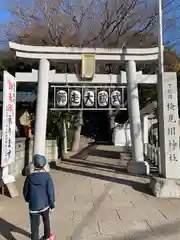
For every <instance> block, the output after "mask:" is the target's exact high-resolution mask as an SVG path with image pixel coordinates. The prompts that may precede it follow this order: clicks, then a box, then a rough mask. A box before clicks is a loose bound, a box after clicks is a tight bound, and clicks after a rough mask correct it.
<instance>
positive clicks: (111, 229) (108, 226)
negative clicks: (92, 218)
mask: <svg viewBox="0 0 180 240" xmlns="http://www.w3.org/2000/svg"><path fill="white" fill-rule="evenodd" d="M98 223H99V229H100V233H101V234H102V235H109V236H110V235H111V236H113V235H114V236H115V235H118V234H120V233H121V234H122V233H123V231H122V230H121V222H120V221H99V222H98Z"/></svg>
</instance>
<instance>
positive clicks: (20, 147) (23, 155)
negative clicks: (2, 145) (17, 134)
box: [9, 138, 58, 177]
mask: <svg viewBox="0 0 180 240" xmlns="http://www.w3.org/2000/svg"><path fill="white" fill-rule="evenodd" d="M32 153H33V139H32V140H30V141H29V142H28V141H27V140H26V139H25V138H17V139H16V157H15V162H14V163H12V164H11V165H10V166H9V173H10V174H12V175H13V176H15V177H17V176H18V175H21V174H22V171H23V169H24V166H25V165H27V164H28V163H30V162H32ZM45 156H46V158H47V160H48V162H53V161H55V160H57V159H58V147H57V141H56V140H46V147H45Z"/></svg>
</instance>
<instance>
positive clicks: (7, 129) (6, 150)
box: [1, 72, 16, 167]
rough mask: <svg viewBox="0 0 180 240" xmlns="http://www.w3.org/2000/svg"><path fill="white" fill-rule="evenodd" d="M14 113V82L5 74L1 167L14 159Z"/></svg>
mask: <svg viewBox="0 0 180 240" xmlns="http://www.w3.org/2000/svg"><path fill="white" fill-rule="evenodd" d="M15 111H16V82H15V79H14V78H13V77H12V76H11V75H10V74H8V73H7V72H5V73H4V87H3V128H2V131H3V132H2V157H1V167H4V166H7V165H9V164H11V163H12V162H13V161H14V159H15Z"/></svg>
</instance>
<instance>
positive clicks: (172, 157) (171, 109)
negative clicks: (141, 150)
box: [167, 84, 179, 163]
mask: <svg viewBox="0 0 180 240" xmlns="http://www.w3.org/2000/svg"><path fill="white" fill-rule="evenodd" d="M167 98H168V103H167V113H168V119H167V121H168V129H167V133H168V148H169V161H170V162H171V163H172V162H177V161H178V158H177V155H176V152H177V148H178V147H179V144H178V142H177V139H176V115H175V112H176V111H175V110H176V108H177V106H176V105H175V104H174V101H173V86H172V84H168V96H167Z"/></svg>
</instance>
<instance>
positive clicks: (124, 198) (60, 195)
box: [0, 156, 180, 240]
mask: <svg viewBox="0 0 180 240" xmlns="http://www.w3.org/2000/svg"><path fill="white" fill-rule="evenodd" d="M85 161H87V160H85ZM90 161H92V162H94V164H96V163H98V164H106V165H108V164H110V165H111V163H112V164H114V162H116V161H114V160H113V159H110V158H108V159H107V158H106V159H105V158H99V157H95V156H94V157H90ZM61 166H62V168H63V169H64V170H63V171H58V170H57V171H56V170H51V174H52V178H53V181H54V183H55V189H56V203H55V204H56V209H55V212H54V213H53V214H52V215H51V225H52V231H53V232H54V233H55V235H56V239H57V240H76V239H77V240H83V239H84V240H88V239H89V240H90V239H91V240H93V239H96V240H125V239H126V240H128V239H131V240H132V239H137V240H145V239H149V240H154V239H163V240H166V239H168V240H169V239H170V240H173V239H174V240H177V239H179V238H180V230H179V229H180V228H179V226H180V210H179V209H180V208H179V206H180V200H177V199H166V200H165V199H156V198H155V197H153V196H151V195H148V193H146V185H145V184H146V182H147V181H148V179H145V178H143V177H135V176H130V175H125V174H116V173H115V172H114V171H109V170H108V169H107V172H106V169H105V168H104V169H103V170H101V169H96V168H94V169H91V170H90V169H89V168H88V167H85V168H84V167H81V166H75V164H72V165H71V163H69V164H65V163H62V165H61ZM66 169H67V172H65V170H66ZM69 170H72V173H69V172H68V171H69ZM73 171H74V172H75V173H73ZM81 172H85V173H87V177H86V176H82V175H80V174H81ZM98 178H99V179H98ZM100 178H102V179H103V180H101V179H100ZM115 181H117V182H115ZM23 183H24V178H21V179H19V180H18V181H17V187H18V190H19V192H20V193H21V195H20V196H19V197H18V198H15V199H9V198H4V197H2V196H0V240H11V239H13V235H14V238H16V240H21V239H22V240H26V239H28V235H27V234H28V233H29V231H30V229H29V213H28V205H27V204H26V203H25V202H24V200H23V196H22V187H23ZM143 184H144V185H143ZM136 189H137V190H136ZM40 230H41V231H40V232H41V235H42V234H43V225H42V224H41V227H40ZM11 232H12V233H11Z"/></svg>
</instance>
